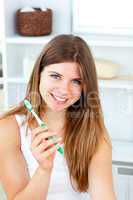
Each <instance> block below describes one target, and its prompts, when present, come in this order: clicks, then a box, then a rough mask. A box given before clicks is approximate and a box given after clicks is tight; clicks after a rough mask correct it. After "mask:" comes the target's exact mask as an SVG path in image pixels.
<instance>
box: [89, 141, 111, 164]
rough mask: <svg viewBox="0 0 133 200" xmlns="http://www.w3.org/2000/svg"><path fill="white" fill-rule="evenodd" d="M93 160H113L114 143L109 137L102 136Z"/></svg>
mask: <svg viewBox="0 0 133 200" xmlns="http://www.w3.org/2000/svg"><path fill="white" fill-rule="evenodd" d="M92 160H93V162H99V161H100V162H101V161H104V162H105V161H106V162H112V144H111V141H110V140H109V138H106V137H103V138H102V140H101V142H100V144H99V147H98V149H97V152H96V153H95V154H94V156H93V158H92Z"/></svg>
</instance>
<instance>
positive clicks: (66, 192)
mask: <svg viewBox="0 0 133 200" xmlns="http://www.w3.org/2000/svg"><path fill="white" fill-rule="evenodd" d="M15 117H16V120H17V122H18V126H19V129H20V137H21V150H22V152H23V155H24V158H25V160H26V162H27V167H28V170H29V174H30V177H32V176H33V174H34V173H35V170H36V169H37V167H38V163H37V161H36V159H35V158H34V157H33V155H32V153H31V151H30V148H29V147H30V143H31V131H30V129H28V134H27V135H26V127H27V126H26V124H24V125H21V124H22V122H23V120H24V119H25V116H24V115H15ZM61 199H62V200H68V199H69V200H89V199H90V197H89V194H88V193H87V192H86V193H84V192H82V193H79V192H76V191H75V190H74V189H73V188H72V186H71V183H70V179H69V172H68V168H67V164H66V162H65V159H64V157H63V156H62V155H61V154H60V153H59V152H56V155H55V159H54V167H53V170H52V174H51V179H50V185H49V189H48V195H47V200H61Z"/></svg>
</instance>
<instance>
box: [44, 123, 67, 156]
mask: <svg viewBox="0 0 133 200" xmlns="http://www.w3.org/2000/svg"><path fill="white" fill-rule="evenodd" d="M40 126H41V127H42V128H47V125H46V124H45V123H44V122H42V123H41V125H40ZM54 138H55V137H54V136H50V137H48V139H54ZM55 146H56V147H57V151H58V152H59V153H60V154H62V155H64V150H63V148H62V147H60V146H59V145H58V144H55Z"/></svg>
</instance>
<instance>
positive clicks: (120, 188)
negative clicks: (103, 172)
mask: <svg viewBox="0 0 133 200" xmlns="http://www.w3.org/2000/svg"><path fill="white" fill-rule="evenodd" d="M113 171H114V186H115V192H116V196H117V200H132V199H133V190H132V188H133V163H125V162H114V164H113Z"/></svg>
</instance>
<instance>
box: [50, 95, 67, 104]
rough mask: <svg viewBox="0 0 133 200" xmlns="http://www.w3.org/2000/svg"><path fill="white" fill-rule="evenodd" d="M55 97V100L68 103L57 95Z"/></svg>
mask: <svg viewBox="0 0 133 200" xmlns="http://www.w3.org/2000/svg"><path fill="white" fill-rule="evenodd" d="M53 96H54V97H55V99H57V100H58V101H62V102H65V101H66V99H62V98H60V97H57V96H56V95H53Z"/></svg>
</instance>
